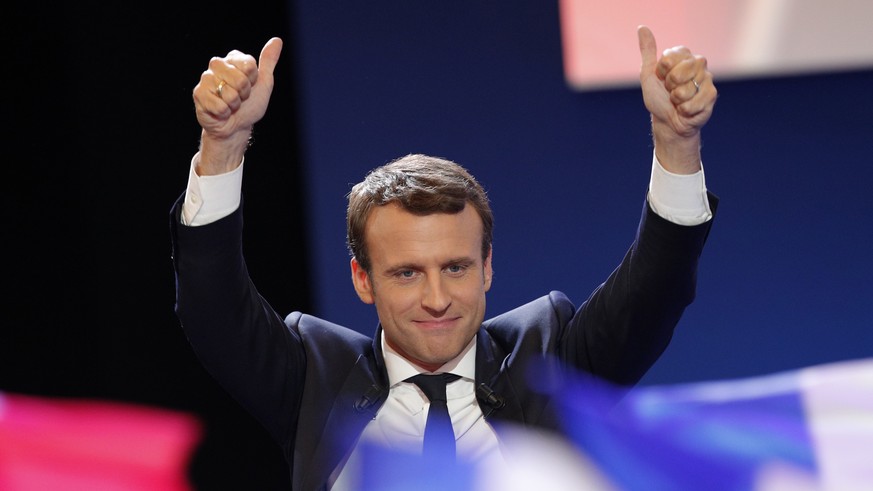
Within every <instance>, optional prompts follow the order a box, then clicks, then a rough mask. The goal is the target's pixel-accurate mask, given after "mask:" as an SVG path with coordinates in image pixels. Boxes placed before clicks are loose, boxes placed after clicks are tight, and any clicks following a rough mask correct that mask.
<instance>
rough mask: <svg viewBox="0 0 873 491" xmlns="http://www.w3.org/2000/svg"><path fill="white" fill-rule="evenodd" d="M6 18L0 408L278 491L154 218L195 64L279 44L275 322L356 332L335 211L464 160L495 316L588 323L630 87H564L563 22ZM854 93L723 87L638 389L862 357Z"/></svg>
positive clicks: (222, 483) (233, 9)
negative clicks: (95, 414)
mask: <svg viewBox="0 0 873 491" xmlns="http://www.w3.org/2000/svg"><path fill="white" fill-rule="evenodd" d="M11 20H12V22H13V23H14V26H12V27H14V29H12V30H11V31H10V32H13V33H14V45H13V49H12V50H11V51H12V63H10V64H9V65H8V66H9V68H10V70H7V77H6V84H4V85H6V86H7V87H9V88H8V89H7V91H6V92H5V93H6V96H7V97H6V99H5V103H6V104H5V107H6V108H7V109H6V110H4V112H3V115H4V117H5V119H6V122H7V125H6V127H7V128H10V129H8V130H7V131H6V132H4V134H5V136H4V142H5V143H6V145H5V147H6V148H7V149H11V150H12V151H11V155H10V156H9V157H8V158H7V159H5V162H6V176H7V178H6V180H5V181H4V182H5V185H4V187H3V189H4V191H3V195H2V196H3V205H4V206H3V209H4V218H5V220H4V223H5V224H6V227H5V229H4V232H3V238H4V243H5V248H4V252H5V254H6V259H7V261H6V271H7V274H6V275H4V277H5V278H6V279H7V288H6V289H5V292H6V293H4V295H3V302H4V304H3V309H2V312H3V314H2V315H3V318H2V319H3V320H2V331H0V391H6V392H21V393H29V394H38V395H44V396H47V397H63V398H68V397H73V398H78V397H87V398H98V399H111V400H122V401H130V402H134V403H141V404H148V405H155V406H161V407H167V408H172V409H179V410H183V411H190V412H192V413H195V414H197V415H198V416H199V417H201V418H202V420H203V421H204V422H205V424H206V429H207V432H206V438H205V439H204V441H203V442H202V444H201V445H200V446H199V447H198V449H197V452H196V454H195V456H194V459H193V462H192V465H191V479H192V482H193V483H195V485H196V488H197V489H203V490H206V489H241V488H245V489H283V488H287V478H286V477H285V468H284V464H283V462H282V456H281V454H280V452H279V450H278V448H277V447H276V446H275V445H274V444H273V443H272V442H270V441H269V440H268V438H267V437H266V435H265V433H264V432H263V431H262V430H261V429H260V427H259V426H258V425H257V423H255V422H254V421H253V420H252V419H251V418H250V417H248V415H246V414H245V413H244V412H243V411H242V410H240V409H239V407H238V406H237V405H236V403H235V402H234V401H233V400H231V399H230V398H229V397H228V396H227V395H226V394H225V393H224V392H223V391H222V390H221V388H220V387H218V385H217V384H216V383H215V382H213V381H212V379H211V378H210V377H209V375H208V374H207V373H205V371H204V370H203V369H202V368H201V367H200V365H199V364H198V362H197V360H196V358H195V357H194V355H193V353H192V351H191V349H190V348H189V346H188V344H187V342H186V340H185V338H184V335H183V333H182V331H181V328H180V326H179V324H178V321H177V319H176V318H175V315H174V313H173V301H174V284H173V276H172V274H173V273H172V265H171V262H170V245H169V233H168V220H169V216H168V212H169V208H170V206H171V204H172V202H173V201H174V200H175V199H176V198H177V197H178V196H179V195H180V194H181V192H182V191H183V189H184V186H185V180H186V178H187V171H188V164H189V160H190V158H191V155H192V154H193V153H194V151H196V148H197V142H198V137H199V132H198V127H197V124H196V121H195V119H194V114H193V106H192V102H191V89H192V88H193V86H194V85H195V84H196V83H197V80H198V77H199V75H200V73H201V72H202V71H203V70H204V69H205V68H206V64H207V62H208V60H209V57H210V56H213V55H223V54H225V53H226V52H227V51H229V50H230V49H233V48H238V49H241V50H244V51H247V52H250V53H257V52H258V51H259V50H260V48H261V46H262V45H263V43H264V42H265V41H266V40H267V39H268V38H269V37H270V36H274V35H278V36H282V37H283V38H285V41H286V49H285V51H284V53H283V58H282V60H281V61H280V65H279V67H278V69H277V85H276V89H275V91H274V97H273V102H272V105H271V108H270V111H269V112H268V114H267V116H266V117H265V119H264V120H263V121H262V122H261V123H260V124H259V125H257V127H256V131H255V138H254V146H253V147H252V148H251V150H250V152H249V154H248V157H247V167H246V178H245V184H244V185H245V195H246V233H247V236H246V242H245V247H246V250H247V253H248V259H249V265H250V269H251V271H252V275H253V277H254V279H255V281H256V283H257V284H258V286H259V288H260V290H261V291H262V293H263V294H264V295H265V296H266V297H267V298H269V299H271V300H272V302H273V304H274V306H275V308H276V309H277V310H278V311H279V312H282V313H285V312H288V311H290V310H294V309H299V310H304V311H307V312H310V313H314V314H316V315H320V316H323V317H325V318H328V319H330V320H333V321H336V322H339V323H342V324H346V325H349V326H351V327H354V328H356V329H358V330H360V331H362V332H366V333H371V332H372V331H373V329H374V327H375V322H376V321H375V314H374V312H373V311H372V307H370V306H365V305H363V304H361V303H360V302H359V301H358V300H357V298H356V296H355V294H354V291H353V289H352V287H351V283H350V279H349V278H350V275H349V270H348V254H347V252H346V250H345V245H344V213H345V210H344V206H345V194H346V193H347V192H348V190H349V188H350V186H351V184H352V183H354V182H357V181H358V180H359V179H360V178H361V177H362V176H363V175H364V173H365V172H366V171H367V170H369V169H370V168H372V167H375V166H377V165H379V164H382V163H384V162H386V161H388V160H390V159H392V158H394V157H397V156H400V155H403V154H406V153H410V152H425V153H431V154H435V155H439V156H443V157H447V158H450V159H453V160H456V161H458V162H460V163H462V164H464V165H466V166H467V167H468V168H470V169H471V170H472V171H473V172H474V174H476V175H477V176H478V177H479V178H480V179H481V181H482V182H483V183H484V184H485V186H486V188H487V189H488V191H489V193H490V196H491V198H492V201H493V206H494V211H495V214H496V217H497V225H496V229H495V257H494V268H495V271H496V273H495V282H494V286H493V288H492V291H491V293H490V295H489V300H488V302H489V303H488V312H489V314H496V313H499V312H502V311H504V310H507V309H509V308H511V307H514V306H516V305H519V304H521V303H524V302H526V301H528V300H531V299H533V298H535V297H537V296H539V295H543V294H545V293H547V292H548V291H549V290H550V289H559V290H563V291H565V292H566V293H567V294H568V295H570V297H571V298H573V299H575V300H577V301H578V302H580V303H581V302H582V301H583V300H584V299H585V298H586V297H587V296H588V294H589V293H590V292H591V290H592V289H593V288H594V287H595V286H596V285H597V284H598V283H600V282H601V281H602V280H603V279H604V278H605V276H606V275H607V274H608V273H609V272H610V271H611V270H612V268H613V267H614V266H615V265H616V264H617V262H618V261H619V259H620V258H621V256H622V254H623V253H624V252H625V250H626V248H627V246H628V244H629V243H630V241H631V239H632V236H633V233H634V230H635V226H636V223H637V219H638V217H639V213H640V211H641V209H642V205H643V200H644V196H645V186H646V183H647V180H648V171H649V165H650V161H651V151H652V148H651V145H650V141H649V136H648V121H647V114H646V112H645V110H644V108H643V106H642V101H641V97H640V94H639V91H638V90H636V89H623V90H611V91H610V90H604V91H597V92H590V93H579V92H573V91H572V90H570V89H569V88H568V87H567V86H566V84H565V83H564V80H563V74H562V67H561V47H560V32H559V23H558V12H557V3H556V2H520V1H508V2H507V1H502V2H496V1H486V2H458V1H450V2H440V3H433V2H421V1H389V2H380V3H377V4H373V3H372V2H371V3H360V4H356V3H350V2H342V3H340V2H331V1H327V2H325V1H305V2H304V1H300V2H291V3H287V4H286V3H283V2H268V1H255V2H246V3H244V4H238V3H234V4H231V3H230V2H211V3H208V4H197V5H193V4H192V5H186V4H182V5H180V4H178V3H175V2H174V3H170V2H166V3H165V4H162V3H160V2H150V3H120V4H99V5H90V4H88V3H75V4H71V3H67V4H59V5H57V6H53V7H51V8H49V7H47V6H42V5H37V4H31V5H25V6H19V5H17V6H16V7H15V8H14V9H13V15H12V19H11ZM7 22H8V20H7ZM644 22H645V19H641V20H640V23H644ZM655 34H656V35H657V32H656V33H655ZM627 36H628V37H630V38H631V42H635V40H634V36H635V26H628V28H627ZM664 47H666V46H662V48H664ZM692 48H693V47H692ZM713 68H714V69H717V67H713ZM871 86H873V71H854V72H844V73H836V74H827V75H807V76H803V77H783V78H772V79H758V80H734V81H724V82H721V83H719V84H718V87H719V90H720V99H719V102H718V104H717V107H716V112H715V115H714V117H713V119H712V121H711V122H710V123H709V125H708V126H707V127H706V129H705V133H704V146H705V148H704V166H705V168H706V174H707V182H708V184H709V187H710V188H711V190H712V191H714V192H715V193H717V194H718V195H719V196H720V197H721V198H722V202H721V205H720V208H719V216H718V219H717V222H716V224H715V227H714V229H713V231H712V234H711V236H710V241H709V245H708V246H707V248H706V250H705V251H704V256H703V259H702V267H701V270H700V277H699V294H698V298H697V301H696V302H695V303H694V304H693V305H692V306H691V307H690V308H689V309H688V311H687V313H686V315H685V317H684V318H683V319H682V322H681V324H680V326H679V329H678V331H677V333H676V337H675V340H674V342H673V344H672V345H671V346H670V347H669V349H668V351H667V353H666V354H665V355H664V357H663V358H662V359H661V360H660V361H659V362H658V364H657V365H656V366H655V367H654V369H653V370H652V371H651V373H650V374H649V375H648V376H647V377H646V379H645V380H644V383H646V384H659V383H678V382H685V381H695V380H710V379H722V378H734V377H742V376H749V375H758V374H764V373H770V372H774V371H780V370H787V369H792V368H796V367H801V366H807V365H812V364H817V363H824V362H829V361H836V360H843V359H851V358H858V357H868V356H870V355H871V351H873V329H870V328H871V327H873V310H871V308H870V304H871V300H873V286H871V285H873V283H871V281H870V278H871V277H873V260H871V259H870V254H869V248H870V239H871V237H873V221H871V219H870V216H871V212H873V206H871V200H870V199H869V194H870V193H869V183H870V182H871V178H873V170H871V165H870V164H871V162H873V159H871V155H873V134H871V132H873V93H871V91H870V90H869V88H870V87H871ZM9 108H11V110H10V109H9ZM310 285H311V286H310Z"/></svg>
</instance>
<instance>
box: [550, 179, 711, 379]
mask: <svg viewBox="0 0 873 491" xmlns="http://www.w3.org/2000/svg"><path fill="white" fill-rule="evenodd" d="M707 197H708V199H709V202H710V207H711V208H712V211H713V214H714V213H715V210H716V205H717V203H718V198H717V197H716V196H715V195H713V194H711V193H708V195H707ZM712 221H713V220H708V221H707V222H705V223H703V224H700V225H695V226H684V225H677V224H675V223H672V222H670V221H668V220H665V219H664V218H662V217H660V216H658V215H657V214H656V213H655V212H654V211H652V209H651V208H650V207H649V205H648V203H646V204H645V206H644V209H643V213H642V217H641V220H640V224H639V227H638V229H637V234H636V237H635V240H634V242H633V244H632V245H631V247H630V249H629V250H628V251H627V253H626V254H625V256H624V258H623V260H622V262H621V264H620V265H619V266H618V267H617V268H616V269H615V270H614V271H613V272H612V273H611V274H610V276H609V278H608V279H607V280H606V281H605V282H604V283H603V284H601V285H600V286H599V287H598V288H596V289H595V291H594V292H593V293H592V294H591V296H590V297H589V298H588V299H587V300H586V301H585V302H584V303H583V304H582V306H581V307H580V308H579V310H578V311H576V312H575V313H574V315H573V316H572V317H571V318H570V319H569V321H568V322H567V324H566V325H565V326H564V329H563V331H562V333H561V335H560V340H559V354H560V356H561V357H562V358H563V359H565V360H566V361H568V362H569V363H570V364H571V365H573V366H575V367H576V368H579V369H582V370H585V371H587V372H589V373H591V374H593V375H596V376H598V377H600V378H603V379H605V380H608V381H610V382H613V383H617V384H622V385H632V384H635V383H637V382H639V380H640V379H641V378H642V377H643V375H645V373H646V372H647V371H648V370H649V368H651V366H652V365H653V364H654V363H655V361H656V360H657V359H658V357H659V356H661V354H662V353H663V352H664V350H665V349H666V347H667V345H668V344H669V342H670V340H671V338H672V336H673V330H674V328H675V327H676V325H677V324H678V322H679V319H680V318H681V316H682V314H683V312H684V311H685V308H686V307H687V306H688V305H690V304H691V302H692V301H693V300H694V297H695V292H696V286H697V267H698V262H699V259H700V255H701V252H702V250H703V246H704V243H705V242H706V239H707V236H708V235H709V230H710V227H711V225H712Z"/></svg>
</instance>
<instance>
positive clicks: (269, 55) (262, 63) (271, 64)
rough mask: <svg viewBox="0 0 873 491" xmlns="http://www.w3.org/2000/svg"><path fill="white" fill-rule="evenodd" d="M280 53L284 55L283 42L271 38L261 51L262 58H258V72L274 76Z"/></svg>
mask: <svg viewBox="0 0 873 491" xmlns="http://www.w3.org/2000/svg"><path fill="white" fill-rule="evenodd" d="M280 53H282V40H281V39H280V38H271V39H270V40H269V41H267V44H265V45H264V47H263V48H262V49H261V56H260V58H258V71H259V72H262V73H269V74H270V75H272V74H273V70H275V69H276V64H277V63H278V62H279V54H280Z"/></svg>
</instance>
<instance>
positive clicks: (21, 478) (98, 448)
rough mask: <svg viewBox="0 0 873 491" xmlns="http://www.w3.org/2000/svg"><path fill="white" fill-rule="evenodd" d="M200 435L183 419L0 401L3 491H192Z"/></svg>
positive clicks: (139, 410)
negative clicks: (191, 471)
mask: <svg viewBox="0 0 873 491" xmlns="http://www.w3.org/2000/svg"><path fill="white" fill-rule="evenodd" d="M201 435H202V426H201V424H200V422H199V420H197V419H196V418H195V417H193V416H191V415H188V414H185V413H181V412H176V411H170V410H166V409H157V408H151V407H145V406H138V405H133V404H127V403H119V402H104V401H93V400H72V399H49V398H41V397H35V396H26V395H17V394H3V393H0V489H2V490H3V491H37V490H38V491H44V490H48V489H51V490H55V491H67V490H88V491H137V490H143V491H145V490H149V491H155V490H159V491H190V490H191V489H192V488H191V485H190V482H189V479H188V475H187V470H188V465H189V462H190V458H191V456H192V453H193V450H194V448H195V445H196V444H197V443H199V441H200V438H201Z"/></svg>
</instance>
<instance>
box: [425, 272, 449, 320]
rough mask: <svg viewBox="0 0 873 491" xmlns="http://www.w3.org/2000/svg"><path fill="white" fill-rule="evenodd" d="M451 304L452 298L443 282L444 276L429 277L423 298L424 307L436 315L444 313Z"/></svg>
mask: <svg viewBox="0 0 873 491" xmlns="http://www.w3.org/2000/svg"><path fill="white" fill-rule="evenodd" d="M451 304H452V297H451V295H450V294H449V291H448V289H447V288H446V285H445V284H444V282H443V278H442V275H437V276H436V277H433V276H430V277H428V279H427V282H425V286H424V292H423V293H422V297H421V305H422V307H424V308H425V309H427V310H429V311H431V312H434V313H442V312H445V311H446V309H448V308H449V305H451Z"/></svg>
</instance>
